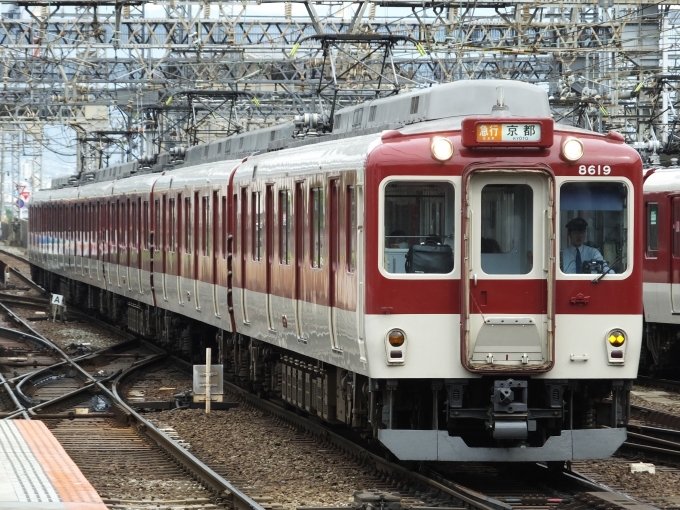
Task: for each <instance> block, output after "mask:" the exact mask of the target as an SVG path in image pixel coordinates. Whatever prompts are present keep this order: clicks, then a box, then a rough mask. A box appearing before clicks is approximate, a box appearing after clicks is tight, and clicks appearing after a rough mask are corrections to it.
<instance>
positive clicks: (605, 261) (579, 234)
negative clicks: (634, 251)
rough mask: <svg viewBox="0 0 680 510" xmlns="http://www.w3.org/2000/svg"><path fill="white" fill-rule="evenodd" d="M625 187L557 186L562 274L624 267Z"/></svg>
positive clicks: (619, 270)
mask: <svg viewBox="0 0 680 510" xmlns="http://www.w3.org/2000/svg"><path fill="white" fill-rule="evenodd" d="M628 230H629V229H628V187H627V186H626V185H625V184H623V183H620V182H592V181H590V182H569V183H565V184H563V185H562V186H561V187H560V220H559V237H558V238H559V249H560V269H561V271H562V272H563V273H566V274H583V273H586V274H599V273H602V272H603V271H604V272H607V273H610V274H613V273H622V272H623V271H625V270H626V268H627V267H628V258H627V252H628Z"/></svg>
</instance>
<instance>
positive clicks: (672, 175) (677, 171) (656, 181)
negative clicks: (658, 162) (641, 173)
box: [644, 166, 680, 193]
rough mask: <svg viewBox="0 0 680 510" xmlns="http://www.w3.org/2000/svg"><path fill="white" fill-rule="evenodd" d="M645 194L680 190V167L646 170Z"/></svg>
mask: <svg viewBox="0 0 680 510" xmlns="http://www.w3.org/2000/svg"><path fill="white" fill-rule="evenodd" d="M645 174H646V176H645V186H644V189H645V193H656V192H664V191H677V190H678V189H680V167H677V166H672V167H667V168H663V167H658V168H650V169H647V170H645Z"/></svg>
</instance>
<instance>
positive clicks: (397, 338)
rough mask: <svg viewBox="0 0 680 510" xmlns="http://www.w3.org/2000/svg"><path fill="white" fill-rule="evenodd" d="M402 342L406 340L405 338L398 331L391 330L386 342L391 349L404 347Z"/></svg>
mask: <svg viewBox="0 0 680 510" xmlns="http://www.w3.org/2000/svg"><path fill="white" fill-rule="evenodd" d="M404 340H406V336H405V335H404V332H403V331H402V330H400V329H393V330H392V331H390V332H389V333H388V334H387V341H388V342H389V343H390V345H391V346H392V347H401V346H402V345H404Z"/></svg>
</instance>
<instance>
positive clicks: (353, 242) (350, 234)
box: [345, 107, 373, 273]
mask: <svg viewBox="0 0 680 510" xmlns="http://www.w3.org/2000/svg"><path fill="white" fill-rule="evenodd" d="M371 108H373V107H371ZM345 199H346V201H347V203H346V204H345V211H346V213H347V218H346V219H345V225H347V232H346V233H345V235H346V248H347V253H346V254H345V260H347V271H348V272H350V273H353V272H354V270H355V269H356V260H357V205H356V191H355V188H354V186H347V194H346V195H345Z"/></svg>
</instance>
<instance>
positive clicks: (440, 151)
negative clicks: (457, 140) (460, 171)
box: [430, 136, 453, 161]
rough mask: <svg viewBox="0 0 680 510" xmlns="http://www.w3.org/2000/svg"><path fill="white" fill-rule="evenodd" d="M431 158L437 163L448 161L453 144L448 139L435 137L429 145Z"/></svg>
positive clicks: (451, 154)
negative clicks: (437, 161) (436, 160)
mask: <svg viewBox="0 0 680 510" xmlns="http://www.w3.org/2000/svg"><path fill="white" fill-rule="evenodd" d="M430 149H431V150H432V156H433V157H434V158H435V159H438V160H439V161H448V160H449V159H451V156H453V144H452V143H451V140H449V139H448V138H443V137H441V136H435V137H434V138H433V139H432V144H431V145H430Z"/></svg>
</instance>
